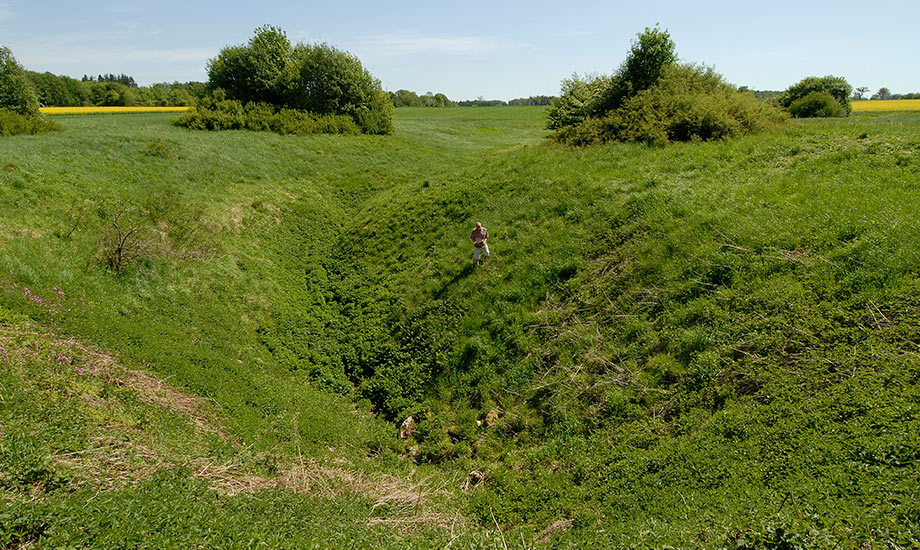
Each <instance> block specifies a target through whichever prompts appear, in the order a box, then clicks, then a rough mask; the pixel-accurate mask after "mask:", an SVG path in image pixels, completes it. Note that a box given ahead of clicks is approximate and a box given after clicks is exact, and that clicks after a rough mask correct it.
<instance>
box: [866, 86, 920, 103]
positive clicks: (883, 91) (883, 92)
mask: <svg viewBox="0 0 920 550" xmlns="http://www.w3.org/2000/svg"><path fill="white" fill-rule="evenodd" d="M867 93H869V87H868V86H860V87H859V88H856V89H855V90H853V97H852V98H851V99H852V100H853V101H865V100H867V99H920V93H910V94H893V93H891V90H889V89H888V88H885V87H882V88H879V90H878V91H877V92H875V93H874V94H872V95H871V96H870V97H868V98H867V97H865V96H866V94H867Z"/></svg>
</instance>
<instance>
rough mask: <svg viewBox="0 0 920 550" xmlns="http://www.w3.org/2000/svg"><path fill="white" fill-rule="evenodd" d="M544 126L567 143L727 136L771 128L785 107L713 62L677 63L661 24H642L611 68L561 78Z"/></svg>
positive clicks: (778, 121)
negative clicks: (726, 75)
mask: <svg viewBox="0 0 920 550" xmlns="http://www.w3.org/2000/svg"><path fill="white" fill-rule="evenodd" d="M547 118H548V125H547V127H548V128H549V129H551V130H554V133H553V137H554V139H556V140H557V141H560V142H563V143H568V144H572V145H585V144H593V143H603V142H605V141H621V142H643V143H649V144H665V143H668V142H671V141H706V140H712V139H726V138H730V137H734V136H739V135H747V134H751V133H755V132H759V131H763V130H770V129H773V128H775V127H776V126H777V125H778V124H780V123H781V122H782V121H783V118H784V115H783V113H782V112H780V111H779V110H778V109H776V108H775V107H773V106H772V105H770V104H768V103H764V102H762V101H760V100H758V99H756V98H755V96H754V95H753V94H751V93H750V92H742V91H740V90H738V89H737V88H735V87H734V86H732V85H730V84H728V83H727V82H725V81H724V80H723V79H722V76H721V75H719V74H716V73H715V72H714V71H713V70H712V69H710V68H707V67H704V66H695V65H688V64H678V63H677V53H676V52H675V45H674V41H673V40H671V36H670V34H669V33H668V32H667V31H662V30H660V29H658V28H657V27H656V28H654V29H649V28H646V29H645V31H644V32H642V33H640V34H639V35H638V36H637V37H636V39H635V40H634V41H633V44H632V47H631V48H630V51H629V52H628V54H627V56H626V59H625V60H624V61H623V63H622V65H621V66H620V68H619V69H618V70H617V72H615V73H614V74H613V75H611V76H597V77H589V78H581V77H579V76H578V75H574V76H573V77H572V78H570V79H567V80H565V81H563V83H562V94H561V95H560V97H559V98H557V99H554V100H553V101H552V102H551V103H550V108H549V110H548V112H547Z"/></svg>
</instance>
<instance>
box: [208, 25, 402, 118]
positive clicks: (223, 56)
mask: <svg viewBox="0 0 920 550" xmlns="http://www.w3.org/2000/svg"><path fill="white" fill-rule="evenodd" d="M208 78H209V86H210V88H211V90H212V91H214V90H217V89H222V90H224V91H225V92H226V98H227V99H230V100H237V101H240V102H241V103H243V104H246V103H266V104H268V105H271V106H273V107H274V108H276V109H283V108H287V109H298V110H304V111H309V112H311V113H314V114H317V115H347V116H349V117H351V118H352V119H353V120H354V122H355V123H356V124H357V125H358V126H359V127H360V128H361V130H362V131H363V132H365V133H371V134H381V133H390V132H392V131H393V103H392V101H391V99H390V96H389V95H387V94H386V93H385V92H384V91H383V89H382V88H381V86H380V81H379V80H377V79H376V78H374V77H373V76H372V75H371V74H370V73H369V72H368V71H367V70H366V69H364V67H362V65H361V62H360V61H359V60H358V58H357V57H355V56H354V55H352V54H350V53H348V52H344V51H341V50H338V49H336V48H334V47H332V46H329V45H328V44H302V43H300V44H297V45H296V46H291V43H290V41H288V39H287V36H286V35H285V34H284V31H282V30H281V29H279V28H277V27H272V26H269V25H265V26H262V27H259V28H257V29H256V31H255V36H254V37H253V38H252V39H251V40H250V41H249V43H248V44H246V45H241V46H230V47H227V48H224V49H223V50H221V52H220V54H218V56H217V57H216V58H214V59H212V60H210V61H209V62H208Z"/></svg>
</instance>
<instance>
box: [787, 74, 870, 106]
mask: <svg viewBox="0 0 920 550" xmlns="http://www.w3.org/2000/svg"><path fill="white" fill-rule="evenodd" d="M812 92H827V93H828V94H829V95H830V96H831V97H833V98H834V100H835V101H836V102H837V103H839V104H840V107H841V113H842V114H843V115H846V116H849V114H850V112H851V111H852V107H851V106H850V95H851V94H852V93H853V87H852V86H850V84H849V83H848V82H847V81H846V79H844V78H843V77H841V76H822V77H817V76H809V77H808V78H804V79H802V80H801V81H799V82H798V83H796V84H793V85H792V86H790V87H789V88H788V89H787V90H786V91H785V92H783V94H782V95H781V96H780V97H779V99H778V100H777V102H778V103H779V104H780V105H782V106H783V107H785V108H786V109H789V108H790V107H791V106H792V104H793V102H795V101H797V100H799V99H802V98H804V97H805V96H807V95H808V94H810V93H812Z"/></svg>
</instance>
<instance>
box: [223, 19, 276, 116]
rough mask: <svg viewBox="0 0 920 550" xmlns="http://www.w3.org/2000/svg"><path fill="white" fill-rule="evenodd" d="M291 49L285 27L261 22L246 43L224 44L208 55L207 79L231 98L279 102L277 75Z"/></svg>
mask: <svg viewBox="0 0 920 550" xmlns="http://www.w3.org/2000/svg"><path fill="white" fill-rule="evenodd" d="M292 51H293V48H292V46H291V42H290V41H289V40H288V38H287V35H286V34H285V33H284V31H282V30H281V29H280V28H278V27H273V26H271V25H263V26H261V27H259V28H257V29H256V31H255V36H253V37H252V38H251V39H250V40H249V43H248V44H246V45H245V46H229V47H226V48H224V49H223V50H221V51H220V53H219V54H218V55H217V57H216V58H214V59H211V60H210V61H209V62H208V79H209V81H210V84H211V86H212V87H213V88H223V89H224V90H226V92H227V97H229V98H230V99H238V100H240V101H243V102H250V101H256V102H258V101H264V102H266V103H270V104H273V105H278V104H280V103H281V101H282V96H283V90H282V86H281V82H280V78H281V76H282V73H283V72H284V70H285V68H286V67H287V66H288V65H289V64H290V60H291V53H292Z"/></svg>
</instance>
